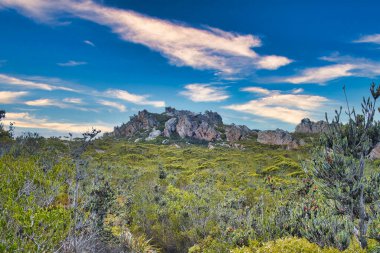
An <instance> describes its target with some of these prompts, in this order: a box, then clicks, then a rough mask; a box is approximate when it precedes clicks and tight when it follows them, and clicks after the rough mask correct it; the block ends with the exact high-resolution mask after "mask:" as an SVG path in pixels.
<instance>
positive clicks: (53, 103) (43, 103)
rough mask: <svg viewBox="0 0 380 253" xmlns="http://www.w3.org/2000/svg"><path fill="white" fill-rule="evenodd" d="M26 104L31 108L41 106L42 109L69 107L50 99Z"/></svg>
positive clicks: (26, 102)
mask: <svg viewBox="0 0 380 253" xmlns="http://www.w3.org/2000/svg"><path fill="white" fill-rule="evenodd" d="M24 104H26V105H29V106H40V107H51V106H54V107H59V108H67V107H68V106H67V105H66V104H64V103H62V102H61V101H58V100H55V99H49V98H42V99H37V100H30V101H25V102H24Z"/></svg>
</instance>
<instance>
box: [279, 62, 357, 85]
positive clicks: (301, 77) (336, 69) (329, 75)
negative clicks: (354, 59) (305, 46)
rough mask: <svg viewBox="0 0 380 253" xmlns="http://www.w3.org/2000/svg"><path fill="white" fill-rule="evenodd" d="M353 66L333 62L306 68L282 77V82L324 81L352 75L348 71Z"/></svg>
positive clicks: (353, 66)
mask: <svg viewBox="0 0 380 253" xmlns="http://www.w3.org/2000/svg"><path fill="white" fill-rule="evenodd" d="M354 68H355V65H353V64H334V65H329V66H324V67H316V68H307V69H305V70H303V71H301V73H300V74H298V75H296V76H293V77H287V78H284V79H283V81H284V82H288V83H294V84H300V83H325V82H327V81H330V80H333V79H336V78H339V77H345V76H352V75H353V74H352V73H351V72H350V71H351V70H353V69H354Z"/></svg>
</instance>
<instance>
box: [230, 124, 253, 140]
mask: <svg viewBox="0 0 380 253" xmlns="http://www.w3.org/2000/svg"><path fill="white" fill-rule="evenodd" d="M250 132H251V130H250V129H249V128H248V127H247V126H244V125H243V126H237V125H235V124H232V125H230V126H227V127H226V138H227V141H229V142H236V141H240V140H243V139H245V138H247V137H248V135H249V134H250Z"/></svg>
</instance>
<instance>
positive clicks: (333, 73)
mask: <svg viewBox="0 0 380 253" xmlns="http://www.w3.org/2000/svg"><path fill="white" fill-rule="evenodd" d="M320 59H321V60H323V61H326V62H330V63H332V64H330V65H326V66H322V67H312V68H305V69H303V70H301V71H299V72H298V73H297V74H295V75H293V76H288V77H279V78H270V79H269V81H271V82H287V83H293V84H303V83H317V84H325V83H327V82H329V81H331V80H335V79H338V78H341V77H350V76H355V77H367V78H374V77H377V76H379V75H380V62H377V61H373V60H369V59H366V58H355V57H351V56H340V55H332V56H324V57H321V58H320Z"/></svg>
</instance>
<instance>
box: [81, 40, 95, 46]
mask: <svg viewBox="0 0 380 253" xmlns="http://www.w3.org/2000/svg"><path fill="white" fill-rule="evenodd" d="M83 43H85V44H87V45H90V46H92V47H95V44H94V43H93V42H92V41H90V40H84V41H83Z"/></svg>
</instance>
